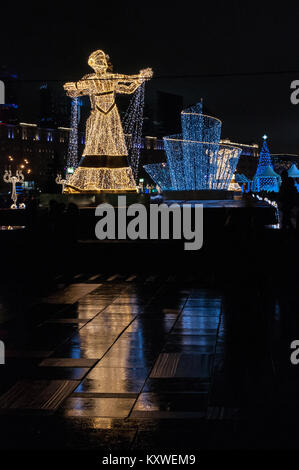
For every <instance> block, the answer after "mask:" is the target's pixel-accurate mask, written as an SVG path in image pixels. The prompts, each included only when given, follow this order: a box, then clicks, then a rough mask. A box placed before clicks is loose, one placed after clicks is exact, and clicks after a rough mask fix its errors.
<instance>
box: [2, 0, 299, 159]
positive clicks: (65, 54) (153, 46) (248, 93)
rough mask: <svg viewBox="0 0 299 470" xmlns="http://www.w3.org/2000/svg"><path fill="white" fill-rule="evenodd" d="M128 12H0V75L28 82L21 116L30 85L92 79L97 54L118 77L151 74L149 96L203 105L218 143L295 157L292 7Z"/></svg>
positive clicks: (42, 8) (219, 5)
mask: <svg viewBox="0 0 299 470" xmlns="http://www.w3.org/2000/svg"><path fill="white" fill-rule="evenodd" d="M70 4H71V3H69V2H68V5H70ZM103 4H104V5H105V6H104V7H103ZM127 4H128V6H127V5H125V4H124V3H123V4H122V6H118V4H117V3H116V2H105V3H104V2H102V1H97V2H96V3H94V4H93V3H91V2H82V3H81V5H78V4H77V6H76V4H75V3H74V7H73V9H70V7H69V6H67V5H64V6H62V2H61V3H60V4H59V3H56V4H55V3H54V2H51V4H48V3H47V4H45V3H44V4H43V3H41V2H40V4H39V5H38V6H37V5H33V4H31V3H30V2H27V3H26V4H25V5H23V6H17V4H15V3H11V6H9V5H6V6H3V5H2V6H1V36H2V41H1V61H0V65H6V66H7V67H8V69H9V70H11V71H12V72H15V73H17V74H18V75H19V77H20V78H22V79H24V80H29V81H24V82H22V83H21V84H20V87H21V88H20V90H21V95H22V99H23V101H24V107H25V106H29V101H34V100H35V96H34V90H35V89H36V90H37V93H38V86H39V84H37V83H36V82H30V80H43V81H47V80H54V81H57V83H58V84H59V83H60V81H61V84H62V83H63V82H64V81H69V80H77V79H79V78H80V77H81V76H82V75H84V74H85V73H89V72H90V71H91V69H89V67H88V65H87V63H86V62H87V58H88V55H89V54H90V53H91V52H92V51H93V50H95V49H103V50H104V51H105V52H106V53H108V54H109V55H110V58H111V61H112V63H113V65H114V71H115V72H122V73H136V72H138V71H139V70H140V69H141V68H144V67H146V66H150V67H152V68H153V70H154V73H155V76H154V79H153V80H152V81H151V82H150V83H149V84H147V87H148V92H149V93H150V89H151V90H154V89H160V90H163V91H169V92H174V93H178V94H181V95H183V96H184V102H185V104H186V105H189V104H191V103H194V102H196V101H198V100H199V99H200V98H201V97H203V99H204V103H205V105H206V107H207V108H208V109H209V110H210V112H211V113H212V115H214V116H216V117H218V118H220V119H222V120H223V130H222V136H223V137H229V138H231V139H232V140H234V141H236V142H252V141H253V142H257V143H260V141H261V136H262V135H263V134H264V133H266V134H268V136H269V147H270V150H271V151H272V152H273V153H278V152H286V153H298V154H299V105H297V106H294V105H292V104H291V102H290V93H291V90H290V83H291V81H292V80H295V79H297V80H299V54H298V51H297V45H298V44H299V6H296V4H295V2H294V3H291V2H284V3H281V2H279V3H278V4H275V3H274V2H271V3H270V2H267V3H266V2H263V3H262V2H259V3H256V4H255V3H253V2H250V3H248V4H247V5H243V4H242V3H241V2H240V1H225V2H216V1H213V2H209V1H207V2H205V3H202V2H197V9H195V6H194V5H195V2H181V3H180V7H179V6H174V4H173V5H172V6H165V4H164V3H162V2H140V3H139V4H138V5H137V6H135V5H134V4H132V2H127ZM31 5H32V6H31ZM92 5H94V6H93V7H92ZM286 71H293V73H283V72H286ZM296 71H297V72H296ZM254 74H256V75H254ZM163 77H164V78H163ZM179 77H181V78H179ZM53 83H55V82H53Z"/></svg>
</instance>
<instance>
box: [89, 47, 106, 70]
mask: <svg viewBox="0 0 299 470" xmlns="http://www.w3.org/2000/svg"><path fill="white" fill-rule="evenodd" d="M108 60H109V56H107V55H106V54H105V52H104V51H101V50H100V49H99V50H97V51H94V52H93V53H92V54H90V56H89V58H88V65H89V66H90V67H92V68H93V70H94V71H95V72H98V73H104V72H106V70H107V69H108V66H109V64H108Z"/></svg>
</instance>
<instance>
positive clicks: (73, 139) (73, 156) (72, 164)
mask: <svg viewBox="0 0 299 470" xmlns="http://www.w3.org/2000/svg"><path fill="white" fill-rule="evenodd" d="M78 106H79V103H78V97H75V98H73V100H72V107H71V131H70V138H69V146H68V153H67V168H77V166H78Z"/></svg>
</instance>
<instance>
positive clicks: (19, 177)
mask: <svg viewBox="0 0 299 470" xmlns="http://www.w3.org/2000/svg"><path fill="white" fill-rule="evenodd" d="M3 181H4V182H5V183H11V185H12V189H11V199H12V202H13V203H12V205H11V206H10V208H11V209H17V200H18V194H17V190H16V185H17V183H21V184H22V183H24V175H23V173H22V171H19V170H17V171H16V174H15V176H12V173H11V170H9V171H7V170H6V171H5V173H4V175H3ZM21 209H23V207H21Z"/></svg>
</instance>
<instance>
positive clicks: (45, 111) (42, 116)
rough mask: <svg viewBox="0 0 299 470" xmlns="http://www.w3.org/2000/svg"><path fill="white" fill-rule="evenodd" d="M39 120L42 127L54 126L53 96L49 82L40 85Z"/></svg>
mask: <svg viewBox="0 0 299 470" xmlns="http://www.w3.org/2000/svg"><path fill="white" fill-rule="evenodd" d="M39 122H40V125H41V126H42V127H53V125H54V107H53V96H52V92H51V90H50V88H49V86H48V84H47V83H44V84H43V85H41V87H40V112H39Z"/></svg>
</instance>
